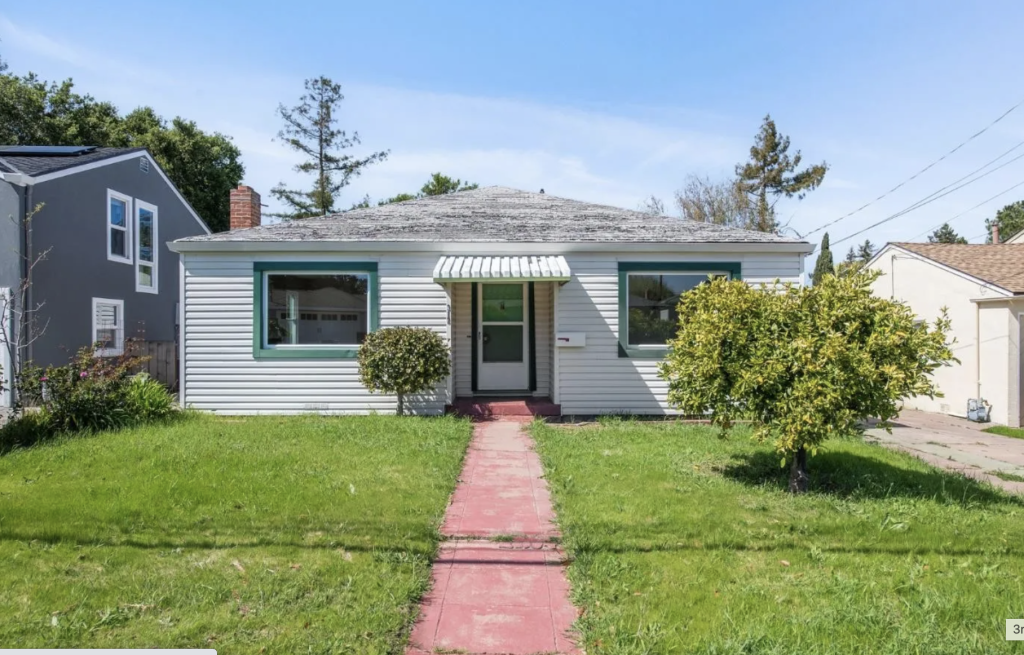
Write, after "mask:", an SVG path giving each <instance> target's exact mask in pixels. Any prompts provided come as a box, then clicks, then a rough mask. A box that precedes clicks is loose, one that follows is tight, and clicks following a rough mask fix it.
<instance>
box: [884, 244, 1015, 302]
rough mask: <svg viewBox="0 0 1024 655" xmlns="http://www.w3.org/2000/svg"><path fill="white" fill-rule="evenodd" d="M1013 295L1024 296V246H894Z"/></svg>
mask: <svg viewBox="0 0 1024 655" xmlns="http://www.w3.org/2000/svg"><path fill="white" fill-rule="evenodd" d="M892 245H894V246H896V247H898V248H902V249H904V250H908V251H910V252H912V253H914V254H917V255H921V256H922V257H927V258H928V259H931V260H932V261H935V262H938V263H940V264H943V265H944V266H948V267H949V268H953V269H956V270H958V271H960V272H962V273H966V274H967V275H970V276H972V277H976V278H978V279H979V280H983V281H985V282H988V283H990V284H994V285H996V286H997V287H1002V288H1003V289H1006V290H1007V291H1009V292H1011V293H1013V294H1024V243H1001V244H998V245H994V244H989V245H979V244H961V243H893V244H892Z"/></svg>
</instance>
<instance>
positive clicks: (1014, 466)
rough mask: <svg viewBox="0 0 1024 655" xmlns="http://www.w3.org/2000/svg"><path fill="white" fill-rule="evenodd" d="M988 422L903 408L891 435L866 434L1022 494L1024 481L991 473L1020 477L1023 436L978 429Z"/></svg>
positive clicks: (1023, 473) (1022, 473)
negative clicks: (1005, 478)
mask: <svg viewBox="0 0 1024 655" xmlns="http://www.w3.org/2000/svg"><path fill="white" fill-rule="evenodd" d="M991 425H992V424H991V423H980V424H979V423H972V422H971V421H968V420H966V419H961V418H956V417H955V416H946V415H944V414H930V413H927V412H919V411H915V410H905V411H903V412H902V413H901V414H900V416H899V418H898V419H896V421H895V422H894V425H893V428H892V434H888V433H887V432H886V431H885V430H880V429H871V430H868V431H867V433H866V436H867V438H868V439H869V440H874V441H877V442H879V443H881V444H884V445H886V446H888V447H890V448H895V449H897V450H902V451H904V452H906V453H910V454H911V455H914V456H915V457H919V458H921V459H923V460H924V461H926V462H928V463H929V464H932V465H933V466H938V467H939V468H944V469H947V470H950V471H955V472H957V473H961V474H963V475H966V476H968V477H971V478H975V479H978V480H985V481H987V482H991V483H992V484H994V485H996V486H999V487H1002V488H1003V489H1006V490H1007V491H1012V492H1015V493H1024V482H1013V481H1008V480H1003V479H1001V478H999V477H996V475H994V473H996V472H1000V473H1003V474H1010V475H1015V476H1020V477H1022V478H1024V439H1013V438H1011V437H1001V436H999V435H996V434H989V433H987V432H982V430H984V429H985V428H987V427H990V426H991Z"/></svg>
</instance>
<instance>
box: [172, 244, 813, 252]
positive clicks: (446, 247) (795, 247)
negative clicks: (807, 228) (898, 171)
mask: <svg viewBox="0 0 1024 655" xmlns="http://www.w3.org/2000/svg"><path fill="white" fill-rule="evenodd" d="M167 247H168V248H170V249H171V250H172V251H173V252H177V253H215V252H216V253H224V254H235V253H237V254H243V253H265V252H290V253H291V252H294V253H301V252H306V253H325V252H431V253H443V254H475V255H502V254H519V253H522V252H530V253H537V254H564V253H575V252H645V253H646V252H723V253H726V252H729V253H732V252H765V251H768V252H778V253H796V254H801V255H807V254H809V253H810V252H812V251H813V250H814V245H813V244H810V243H805V242H781V243H773V242H752V241H745V242H740V241H736V242H704V243H701V242H680V243H666V242H657V243H653V242H638V241H619V242H616V241H571V242H526V241H523V242H508V241H500V242H496V241H171V242H168V244H167Z"/></svg>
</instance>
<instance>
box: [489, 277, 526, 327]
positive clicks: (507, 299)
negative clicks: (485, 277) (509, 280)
mask: <svg viewBox="0 0 1024 655" xmlns="http://www.w3.org/2000/svg"><path fill="white" fill-rule="evenodd" d="M482 288H483V291H482V294H483V320H484V321H489V322H505V321H508V322H515V321H522V320H523V285H522V284H484V285H483V287H482Z"/></svg>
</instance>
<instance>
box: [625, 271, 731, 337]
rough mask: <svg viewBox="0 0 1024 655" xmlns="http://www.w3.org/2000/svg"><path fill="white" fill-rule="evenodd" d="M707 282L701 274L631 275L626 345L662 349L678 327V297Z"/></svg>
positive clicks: (629, 278) (629, 280)
mask: <svg viewBox="0 0 1024 655" xmlns="http://www.w3.org/2000/svg"><path fill="white" fill-rule="evenodd" d="M715 277H719V276H715ZM707 281H708V275H706V274H703V273H701V274H689V275H662V274H660V273H630V274H629V277H628V284H629V300H628V303H629V316H628V318H627V320H628V325H629V335H628V337H629V340H628V343H629V345H631V346H664V345H665V344H666V343H667V342H668V341H669V339H671V338H672V337H673V336H675V333H676V328H677V327H678V325H679V313H678V312H677V306H678V305H679V296H680V295H682V294H683V293H685V292H687V291H689V290H690V289H693V288H694V287H696V286H697V285H699V284H702V283H704V282H707Z"/></svg>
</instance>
